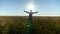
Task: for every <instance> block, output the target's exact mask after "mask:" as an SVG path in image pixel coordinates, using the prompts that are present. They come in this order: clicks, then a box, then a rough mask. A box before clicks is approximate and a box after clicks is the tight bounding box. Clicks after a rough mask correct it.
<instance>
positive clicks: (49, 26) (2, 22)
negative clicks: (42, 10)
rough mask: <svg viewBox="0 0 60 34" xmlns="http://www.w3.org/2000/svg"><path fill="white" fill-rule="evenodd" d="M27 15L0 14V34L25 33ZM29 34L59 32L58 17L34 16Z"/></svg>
mask: <svg viewBox="0 0 60 34" xmlns="http://www.w3.org/2000/svg"><path fill="white" fill-rule="evenodd" d="M27 21H28V17H27V16H0V34H25V33H24V32H25V31H26V28H25V24H26V22H27ZM32 21H33V22H32V27H33V28H32V31H33V33H30V34H60V17H41V16H35V17H33V19H32Z"/></svg>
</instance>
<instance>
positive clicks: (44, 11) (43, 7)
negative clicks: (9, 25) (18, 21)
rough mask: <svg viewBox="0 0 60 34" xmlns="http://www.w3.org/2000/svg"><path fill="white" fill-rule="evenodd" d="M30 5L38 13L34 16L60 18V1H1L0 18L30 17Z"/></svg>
mask: <svg viewBox="0 0 60 34" xmlns="http://www.w3.org/2000/svg"><path fill="white" fill-rule="evenodd" d="M30 3H31V4H33V5H34V6H35V7H34V8H35V10H34V11H38V13H37V14H34V15H33V16H60V0H0V16H28V14H27V13H25V12H24V10H26V11H28V9H27V5H28V4H30ZM34 11H33V12H34Z"/></svg>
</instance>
